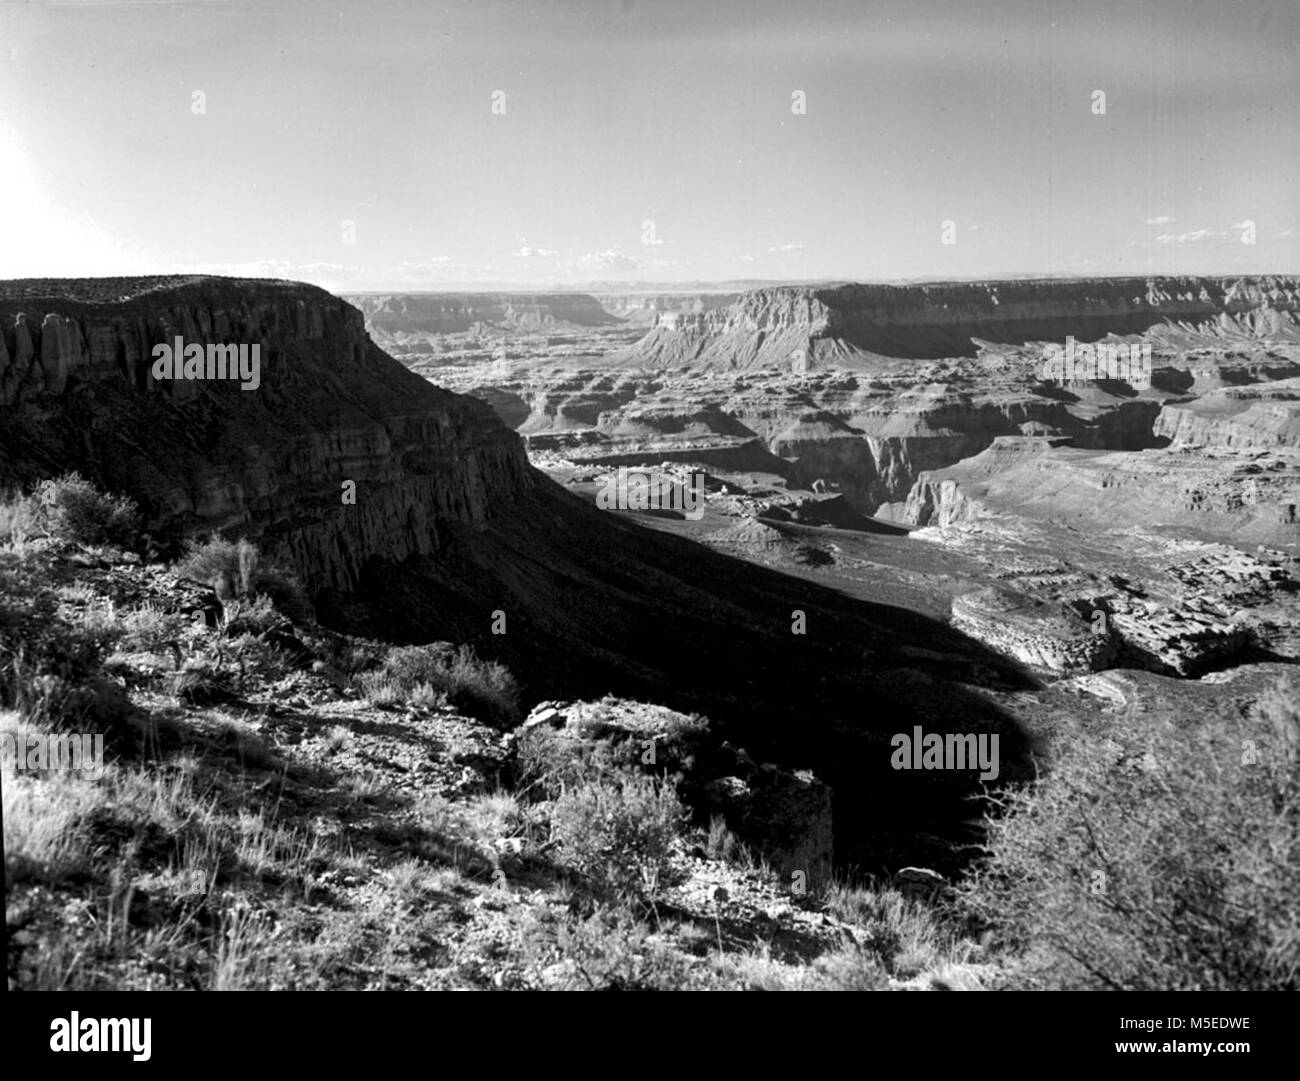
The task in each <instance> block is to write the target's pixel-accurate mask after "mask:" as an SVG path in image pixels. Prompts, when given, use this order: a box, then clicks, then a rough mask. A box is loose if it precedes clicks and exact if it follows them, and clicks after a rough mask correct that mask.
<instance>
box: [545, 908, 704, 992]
mask: <svg viewBox="0 0 1300 1081" xmlns="http://www.w3.org/2000/svg"><path fill="white" fill-rule="evenodd" d="M523 953H524V956H525V958H526V959H527V960H529V961H531V962H532V964H533V966H534V967H536V968H539V969H540V968H545V969H546V971H547V972H548V975H549V978H548V980H547V983H546V986H547V987H549V988H552V989H556V990H565V991H676V990H681V989H684V988H689V987H690V986H691V984H692V973H691V967H690V963H689V960H688V959H687V958H686V957H684V956H682V955H681V954H679V953H676V952H674V951H673V950H672V949H671V948H669V946H668V945H667V944H665V943H664V942H661V941H659V939H658V937H657V936H656V935H655V934H654V933H653V932H652V931H651V929H650V928H649V927H648V926H647V925H646V924H645V923H643V922H641V921H640V920H638V919H636V918H635V917H633V916H632V915H631V914H630V913H628V912H626V911H623V910H620V909H616V908H604V907H599V906H598V907H597V908H596V910H595V911H594V912H592V913H591V914H590V915H588V916H585V917H583V916H575V915H569V914H566V915H565V916H563V917H561V918H560V919H559V920H556V921H550V922H546V921H542V920H540V919H537V918H534V919H533V920H531V922H527V923H525V925H524V929H523ZM556 957H558V958H559V961H560V963H558V964H555V963H553V962H554V959H555V958H556Z"/></svg>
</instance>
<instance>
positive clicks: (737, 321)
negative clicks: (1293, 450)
mask: <svg viewBox="0 0 1300 1081" xmlns="http://www.w3.org/2000/svg"><path fill="white" fill-rule="evenodd" d="M1156 329H1158V330H1159V331H1160V332H1161V333H1163V334H1167V335H1181V336H1184V337H1185V336H1186V335H1188V334H1192V335H1194V336H1197V335H1199V336H1207V337H1212V338H1216V339H1225V338H1226V339H1234V338H1240V339H1245V338H1266V337H1268V338H1280V339H1286V340H1292V341H1294V340H1300V279H1297V278H1294V277H1258V278H1098V279H1073V280H1069V281H1065V280H1061V281H1054V280H1029V281H1003V282H960V283H943V284H935V285H845V286H840V287H837V288H828V289H808V288H795V287H788V288H776V289H761V290H754V291H752V292H749V293H745V294H744V295H743V296H741V297H740V298H739V299H738V300H737V301H736V302H735V303H734V304H732V305H731V306H730V307H726V308H716V309H713V310H711V311H703V312H698V313H676V312H668V313H664V314H663V315H661V316H660V319H659V321H658V322H657V323H656V325H655V327H654V328H653V329H652V330H651V331H650V333H649V334H648V335H646V337H645V338H644V339H643V340H642V341H641V342H639V343H638V344H637V346H636V347H635V349H634V351H633V355H634V356H635V357H636V358H637V359H639V360H640V361H641V362H643V363H646V364H651V365H656V366H661V367H682V366H693V365H699V366H702V367H709V368H723V369H726V368H765V367H767V368H780V369H783V370H788V371H800V370H811V369H816V368H825V367H834V366H837V365H838V366H844V365H851V364H853V363H855V362H857V363H861V362H863V361H869V360H871V359H872V358H873V357H879V356H886V357H903V358H913V359H917V358H931V359H933V358H939V357H960V356H974V355H975V353H976V351H977V344H976V342H975V339H982V340H984V341H991V342H1001V343H1010V344H1023V343H1025V342H1031V341H1064V340H1065V338H1066V337H1067V335H1073V336H1074V337H1075V338H1077V339H1079V340H1080V341H1094V340H1097V339H1100V338H1104V337H1105V336H1106V335H1108V334H1118V335H1133V334H1143V333H1146V332H1148V331H1152V330H1156Z"/></svg>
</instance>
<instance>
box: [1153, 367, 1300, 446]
mask: <svg viewBox="0 0 1300 1081" xmlns="http://www.w3.org/2000/svg"><path fill="white" fill-rule="evenodd" d="M1155 434H1156V435H1157V436H1163V437H1165V438H1167V439H1168V440H1169V441H1170V443H1172V444H1173V445H1174V446H1219V447H1300V379H1281V380H1278V381H1277V382H1275V383H1264V384H1259V385H1254V386H1245V387H1223V388H1221V389H1218V390H1214V391H1211V392H1210V393H1208V394H1205V395H1204V396H1202V397H1200V398H1198V399H1196V400H1195V401H1191V402H1177V403H1170V404H1168V405H1166V406H1165V407H1164V408H1163V409H1162V410H1161V411H1160V415H1159V416H1158V417H1157V418H1156V423H1155Z"/></svg>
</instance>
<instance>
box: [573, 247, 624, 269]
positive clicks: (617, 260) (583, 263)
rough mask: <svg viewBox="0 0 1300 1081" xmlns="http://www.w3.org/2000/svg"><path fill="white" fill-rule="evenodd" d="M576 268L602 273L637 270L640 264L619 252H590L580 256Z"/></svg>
mask: <svg viewBox="0 0 1300 1081" xmlns="http://www.w3.org/2000/svg"><path fill="white" fill-rule="evenodd" d="M576 268H577V269H578V270H582V271H588V272H599V273H604V272H608V271H611V270H637V269H639V268H640V264H639V263H638V262H637V261H636V260H635V259H633V258H631V257H630V256H627V255H624V254H623V253H622V252H620V251H614V250H613V249H611V250H609V251H599V252H591V253H589V254H587V255H583V256H580V257H579V258H578V260H577V262H576Z"/></svg>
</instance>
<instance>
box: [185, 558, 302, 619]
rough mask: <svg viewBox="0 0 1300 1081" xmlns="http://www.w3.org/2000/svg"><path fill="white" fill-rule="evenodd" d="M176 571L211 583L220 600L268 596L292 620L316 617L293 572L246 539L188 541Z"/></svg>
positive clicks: (186, 576) (197, 580)
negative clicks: (186, 548) (266, 559)
mask: <svg viewBox="0 0 1300 1081" xmlns="http://www.w3.org/2000/svg"><path fill="white" fill-rule="evenodd" d="M176 573H177V574H178V575H180V576H181V577H182V578H193V579H194V580H195V581H196V582H204V583H206V584H208V585H210V586H212V588H213V589H214V590H215V591H216V594H217V596H218V597H220V598H221V599H222V600H226V599H228V598H235V599H239V600H253V599H255V598H257V597H268V598H270V600H271V603H272V604H274V605H275V607H276V609H278V610H279V611H280V612H282V613H284V615H286V616H288V618H289V619H290V620H291V621H293V622H294V623H297V624H310V623H312V622H314V620H315V614H314V611H313V609H312V606H311V602H310V601H308V600H307V595H306V594H305V593H304V592H303V590H302V587H301V586H300V585H299V584H298V582H297V580H296V579H295V578H294V577H293V575H292V574H290V573H289V572H288V571H285V570H283V569H282V568H280V567H277V566H275V565H273V564H270V563H267V562H266V561H265V560H264V559H263V558H262V555H261V553H260V552H259V551H258V548H257V545H255V544H253V543H252V542H250V541H248V540H247V539H244V538H241V539H240V540H238V541H228V540H225V539H223V538H221V537H213V538H212V539H211V540H209V541H206V542H205V543H202V544H200V543H197V542H191V544H190V547H189V551H188V553H187V554H186V555H185V557H184V558H183V559H182V560H181V561H180V562H179V563H178V564H177V565H176Z"/></svg>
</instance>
